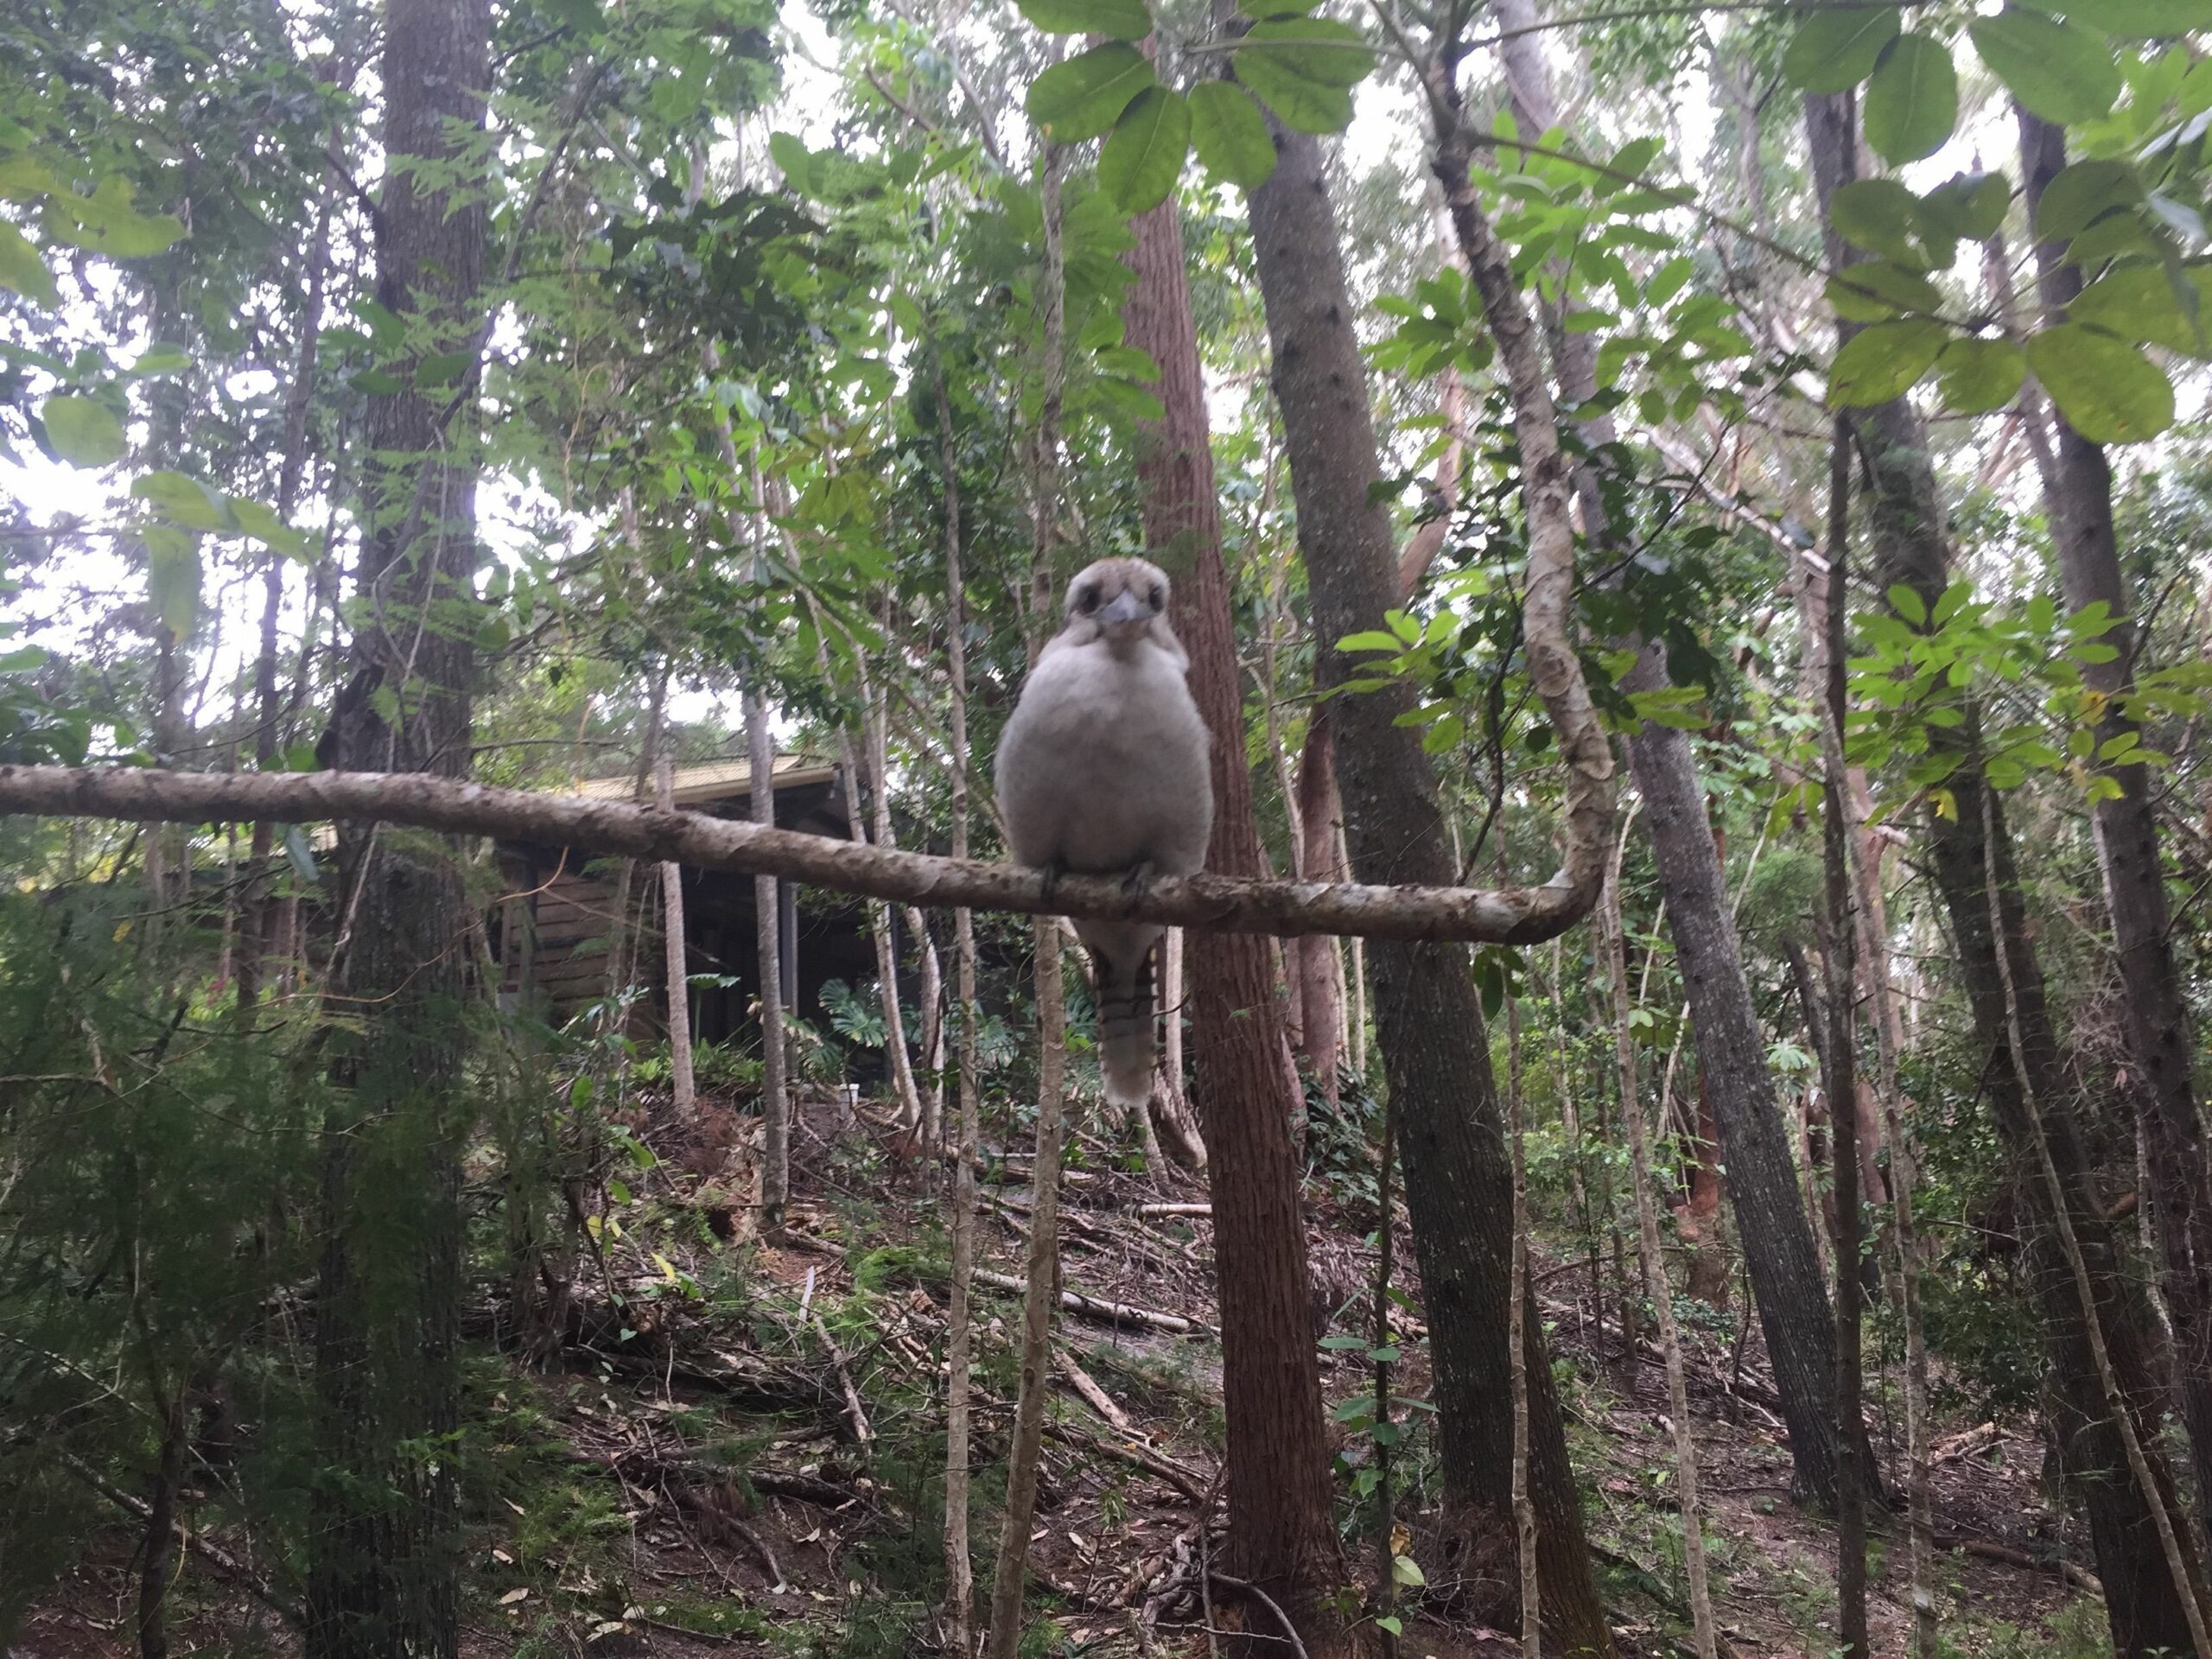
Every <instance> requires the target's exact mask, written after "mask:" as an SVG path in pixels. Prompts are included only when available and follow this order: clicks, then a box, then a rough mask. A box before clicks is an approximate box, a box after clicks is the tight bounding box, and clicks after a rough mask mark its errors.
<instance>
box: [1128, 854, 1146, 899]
mask: <svg viewBox="0 0 2212 1659" xmlns="http://www.w3.org/2000/svg"><path fill="white" fill-rule="evenodd" d="M1153 874H1154V871H1153V867H1152V861H1151V860H1150V859H1148V858H1147V859H1146V860H1145V861H1143V862H1142V863H1141V864H1139V865H1137V866H1136V867H1135V868H1134V869H1132V870H1130V872H1129V873H1128V874H1127V875H1125V876H1123V877H1122V892H1123V893H1125V894H1127V895H1128V897H1129V898H1131V899H1142V898H1143V897H1144V896H1145V894H1146V893H1149V892H1151V891H1152V878H1153Z"/></svg>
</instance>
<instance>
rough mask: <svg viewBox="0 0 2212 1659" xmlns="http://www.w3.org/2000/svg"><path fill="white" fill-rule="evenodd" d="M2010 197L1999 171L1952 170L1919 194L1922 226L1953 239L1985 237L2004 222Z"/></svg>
mask: <svg viewBox="0 0 2212 1659" xmlns="http://www.w3.org/2000/svg"><path fill="white" fill-rule="evenodd" d="M2011 202H2012V186H2011V185H2010V184H2008V183H2007V182H2006V181H2005V175H2003V174H2002V173H1955V174H1953V175H1951V176H1950V177H1949V178H1948V179H1946V180H1944V181H1943V182H1942V183H1941V184H1939V185H1937V186H1936V188H1934V189H1933V190H1930V191H1929V193H1928V194H1926V195H1924V196H1923V197H1921V199H1920V223H1921V227H1922V229H1923V231H1925V232H1927V233H1928V234H1929V235H1930V236H1941V237H1943V238H1947V239H1948V240H1950V241H1953V242H1983V241H1986V240H1987V239H1988V238H1991V237H1993V236H1994V235H1996V234H1997V231H1998V227H1999V226H2001V225H2003V224H2004V223H2005V207H2007V206H2008V205H2010V203H2011Z"/></svg>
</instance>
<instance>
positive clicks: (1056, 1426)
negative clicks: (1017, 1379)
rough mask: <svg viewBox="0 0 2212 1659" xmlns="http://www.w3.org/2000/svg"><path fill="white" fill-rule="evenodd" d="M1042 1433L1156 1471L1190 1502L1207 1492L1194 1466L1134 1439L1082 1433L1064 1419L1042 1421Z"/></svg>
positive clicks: (1079, 1448)
mask: <svg viewBox="0 0 2212 1659" xmlns="http://www.w3.org/2000/svg"><path fill="white" fill-rule="evenodd" d="M1045 1436H1046V1439H1047V1440H1058V1442H1059V1443H1060V1444H1061V1445H1062V1446H1072V1447H1074V1448H1075V1449H1076V1450H1077V1451H1079V1452H1096V1454H1097V1455H1098V1456H1100V1457H1105V1458H1112V1459H1116V1461H1117V1462H1121V1463H1126V1464H1128V1465H1130V1466H1131V1467H1132V1468H1136V1469H1141V1470H1143V1471H1145V1473H1147V1474H1148V1475H1157V1476H1158V1477H1159V1478H1160V1479H1162V1480H1164V1481H1166V1483H1167V1484H1169V1485H1170V1486H1173V1488H1174V1489H1175V1490H1176V1491H1179V1492H1180V1493H1182V1494H1183V1496H1184V1497H1187V1498H1189V1499H1190V1500H1191V1501H1192V1503H1205V1502H1206V1501H1207V1498H1208V1497H1209V1496H1210V1494H1209V1493H1208V1491H1207V1490H1206V1485H1205V1478H1203V1477H1202V1476H1201V1475H1200V1474H1199V1473H1198V1471H1197V1470H1195V1469H1186V1468H1185V1467H1184V1466H1183V1465H1181V1464H1179V1463H1177V1462H1176V1461H1175V1460H1174V1459H1172V1458H1165V1457H1162V1456H1161V1455H1160V1453H1159V1452H1154V1450H1152V1449H1151V1448H1150V1447H1149V1446H1139V1445H1138V1444H1137V1443H1136V1442H1135V1441H1134V1440H1108V1439H1107V1438H1106V1437H1105V1436H1104V1435H1103V1434H1086V1433H1084V1432H1083V1431H1082V1430H1081V1429H1078V1428H1073V1427H1070V1426H1069V1425H1067V1424H1065V1423H1047V1424H1046V1425H1045Z"/></svg>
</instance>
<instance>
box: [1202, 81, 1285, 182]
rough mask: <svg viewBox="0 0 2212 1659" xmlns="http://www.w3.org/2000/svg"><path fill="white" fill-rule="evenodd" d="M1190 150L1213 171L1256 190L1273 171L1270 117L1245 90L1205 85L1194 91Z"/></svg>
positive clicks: (1223, 83)
mask: <svg viewBox="0 0 2212 1659" xmlns="http://www.w3.org/2000/svg"><path fill="white" fill-rule="evenodd" d="M1190 105H1191V146H1192V149H1196V150H1197V151H1198V159H1199V160H1200V161H1202V162H1205V164H1206V167H1207V168H1208V170H1209V171H1211V172H1213V173H1215V174H1217V175H1220V176H1221V177H1223V178H1224V179H1227V180H1228V181H1230V183H1231V184H1234V185H1236V186H1238V187H1240V188H1243V189H1246V190H1256V189H1258V188H1260V187H1261V186H1262V185H1263V184H1265V183H1266V182H1267V181H1268V179H1269V178H1270V177H1272V176H1273V175H1274V170H1275V146H1274V140H1273V139H1272V138H1270V137H1268V118H1267V117H1266V116H1265V115H1264V114H1262V112H1261V110H1260V106H1259V105H1257V104H1255V103H1254V102H1253V101H1252V95H1251V94H1250V93H1249V92H1246V91H1245V90H1244V89H1243V87H1242V86H1231V85H1230V83H1229V82H1227V81H1225V80H1202V81H1200V82H1199V83H1198V85H1197V86H1193V87H1192V88H1191V96H1190Z"/></svg>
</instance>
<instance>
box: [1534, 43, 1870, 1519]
mask: <svg viewBox="0 0 2212 1659" xmlns="http://www.w3.org/2000/svg"><path fill="white" fill-rule="evenodd" d="M1497 17H1498V22H1499V23H1500V25H1501V26H1502V27H1503V30H1504V35H1503V38H1502V39H1501V41H1500V42H1499V47H1498V51H1499V56H1500V59H1501V60H1502V61H1503V64H1504V66H1505V72H1506V85H1507V86H1508V88H1509V89H1510V95H1511V98H1512V101H1513V105H1514V110H1515V113H1516V117H1517V118H1518V119H1519V121H1520V124H1521V126H1522V130H1524V131H1527V132H1529V133H1543V132H1548V131H1551V130H1553V129H1554V128H1555V127H1557V126H1558V125H1559V124H1560V113H1559V106H1558V103H1557V100H1556V99H1554V97H1553V95H1552V86H1551V73H1550V70H1549V68H1548V66H1547V65H1546V64H1545V61H1544V56H1543V53H1542V50H1541V46H1540V41H1541V38H1542V35H1541V29H1540V26H1539V24H1538V22H1537V16H1536V6H1535V0H1499V4H1498V6H1497ZM1554 269H1555V271H1556V274H1557V277H1558V287H1557V289H1556V292H1557V295H1558V298H1557V299H1556V300H1555V301H1554V302H1553V303H1551V304H1549V305H1548V306H1547V308H1546V320H1547V321H1548V324H1549V325H1550V326H1549V327H1548V329H1547V334H1548V337H1549V340H1550V345H1551V353H1552V363H1553V369H1554V374H1555V376H1556V377H1557V379H1558V382H1559V390H1560V403H1561V404H1563V405H1564V406H1566V407H1567V408H1570V409H1589V410H1598V411H1599V412H1597V413H1593V414H1590V415H1587V416H1584V417H1583V418H1581V419H1580V422H1579V423H1578V424H1579V425H1580V428H1581V429H1582V435H1583V438H1584V441H1585V449H1584V453H1583V456H1582V458H1581V459H1580V460H1579V461H1578V462H1577V464H1576V467H1575V474H1576V478H1575V493H1576V498H1577V499H1578V502H1579V503H1580V507H1581V510H1582V524H1583V530H1584V532H1585V534H1586V535H1587V536H1588V537H1590V539H1591V540H1592V542H1594V543H1598V544H1599V545H1601V546H1604V545H1607V544H1609V543H1610V544H1613V545H1614V546H1615V547H1616V549H1617V550H1618V543H1619V542H1620V541H1621V540H1622V539H1623V538H1622V537H1620V536H1619V535H1618V528H1617V527H1616V526H1615V525H1614V524H1612V522H1611V515H1610V514H1609V513H1608V512H1607V510H1606V505H1605V492H1604V491H1603V489H1602V488H1601V487H1600V480H1599V468H1598V467H1597V466H1596V465H1595V464H1594V463H1593V461H1592V460H1591V459H1590V457H1591V456H1592V455H1594V454H1602V453H1605V451H1606V450H1607V449H1608V448H1610V447H1611V446H1612V445H1614V444H1615V443H1616V442H1618V437H1619V434H1618V431H1617V430H1616V429H1615V425H1614V422H1613V417H1612V416H1611V413H1610V412H1607V411H1606V410H1605V404H1603V403H1602V402H1599V401H1598V400H1597V393H1598V340H1599V336H1598V335H1597V334H1594V333H1592V332H1590V331H1588V330H1586V329H1584V328H1580V327H1573V326H1570V314H1571V313H1573V311H1574V310H1576V309H1577V307H1576V306H1575V305H1574V304H1573V300H1572V297H1571V296H1572V294H1573V284H1574V283H1575V280H1576V279H1575V277H1574V274H1573V271H1572V270H1570V269H1569V268H1568V267H1567V262H1566V261H1565V260H1564V259H1561V260H1559V261H1555V262H1554ZM1630 643H1631V644H1632V645H1636V646H1637V648H1638V649H1639V652H1640V654H1639V657H1638V658H1637V664H1636V666H1635V668H1634V669H1633V670H1631V671H1630V674H1629V677H1628V678H1627V680H1626V681H1625V682H1624V689H1625V690H1630V691H1631V692H1635V691H1651V690H1658V689H1659V688H1661V687H1662V686H1664V685H1666V684H1667V683H1668V680H1669V670H1668V662H1667V652H1666V648H1665V647H1664V646H1663V645H1661V644H1659V643H1658V642H1656V641H1651V642H1648V643H1647V642H1644V641H1641V640H1635V641H1631V642H1630ZM1628 754H1629V766H1630V771H1631V772H1632V774H1633V775H1634V777H1635V779H1636V787H1637V793H1638V794H1639V795H1641V796H1642V798H1643V804H1644V815H1643V817H1644V823H1645V824H1646V825H1647V826H1648V833H1649V836H1650V840H1651V852H1652V861H1653V863H1654V865H1655V866H1656V868H1657V871H1658V875H1659V891H1660V894H1661V896H1662V899H1663V900H1664V904H1665V909H1666V916H1667V928H1668V931H1669V933H1670V934H1671V935H1672V936H1673V938H1674V941H1675V958H1676V961H1677V963H1679V965H1680V967H1681V975H1682V985H1683V989H1684V991H1685V993H1686V995H1687V1000H1688V1002H1689V1008H1690V1024H1691V1028H1692V1030H1693V1031H1694V1033H1695V1036H1696V1040H1697V1058H1698V1084H1699V1090H1700V1103H1710V1104H1711V1107H1712V1109H1713V1116H1714V1118H1715V1119H1716V1120H1717V1126H1718V1128H1719V1133H1720V1144H1721V1147H1722V1148H1723V1155H1724V1156H1725V1158H1726V1164H1727V1170H1728V1178H1727V1191H1728V1197H1729V1199H1730V1201H1731V1204H1732V1207H1733V1209H1734V1211H1735V1216H1736V1228H1737V1231H1738V1234H1739V1235H1740V1236H1741V1237H1742V1239H1743V1242H1744V1262H1745V1267H1746V1268H1747V1269H1748V1270H1749V1274H1750V1277H1751V1294H1752V1298H1753V1300H1755V1301H1756V1303H1757V1304H1758V1315H1759V1329H1760V1332H1762V1334H1764V1337H1765V1338H1766V1345H1767V1356H1768V1359H1769V1361H1770V1363H1771V1364H1772V1365H1773V1367H1774V1384H1775V1392H1776V1394H1777V1395H1779V1396H1780V1399H1781V1402H1782V1416H1783V1422H1784V1423H1785V1424H1786V1425H1787V1426H1788V1427H1789V1452H1790V1459H1791V1463H1792V1465H1793V1467H1794V1469H1795V1471H1796V1484H1797V1487H1798V1490H1799V1491H1801V1492H1802V1493H1804V1494H1805V1495H1807V1496H1808V1497H1814V1498H1817V1499H1819V1500H1821V1501H1823V1502H1825V1501H1827V1500H1828V1499H1830V1498H1833V1497H1834V1495H1835V1478H1836V1467H1835V1465H1836V1446H1835V1423H1836V1421H1837V1418H1836V1414H1835V1376H1836V1371H1835V1331H1834V1324H1833V1322H1832V1321H1831V1320H1830V1319H1829V1317H1828V1311H1827V1295H1826V1293H1825V1292H1824V1291H1823V1289H1822V1287H1821V1257H1820V1251H1819V1249H1818V1248H1817V1247H1816V1246H1815V1243H1814V1242H1813V1230H1812V1224H1811V1222H1810V1220H1809V1219H1808V1217H1807V1214H1806V1210H1805V1204H1804V1195H1803V1193H1802V1191H1801V1190H1800V1189H1799V1186H1798V1184H1797V1168H1796V1164H1795V1162H1794V1161H1793V1160H1791V1158H1790V1155H1789V1128H1788V1126H1787V1125H1786V1124H1785V1123H1784V1122H1783V1116H1782V1106H1781V1103H1780V1101H1779V1100H1777V1098H1776V1096H1775V1092H1774V1079H1773V1076H1772V1074H1771V1073H1770V1071H1768V1069H1767V1062H1766V1034H1765V1033H1764V1031H1763V1030H1762V1029H1761V1027H1760V1025H1759V1017H1758V1007H1756V1005H1754V1003H1753V1002H1752V1001H1751V981H1750V979H1749V977H1748V976H1746V975H1745V971H1744V951H1743V945H1742V942H1741V941H1740V940H1739V939H1738V937H1737V934H1736V925H1735V922H1734V920H1733V919H1732V917H1731V915H1730V912H1729V905H1728V891H1727V881H1726V875H1725V873H1724V872H1723V870H1722V869H1721V865H1720V853H1719V848H1718V847H1717V846H1716V845H1715V843H1714V841H1713V828H1712V825H1711V823H1710V822H1709V821H1708V819H1707V814H1706V804H1705V800H1706V797H1705V790H1704V788H1703V786H1702V785H1700V781H1699V779H1698V771H1697V758H1696V756H1695V754H1694V753H1693V751H1692V750H1691V748H1690V740H1689V734H1688V733H1687V732H1684V731H1681V730H1680V729H1679V728H1675V727H1673V726H1669V725H1664V724H1662V723H1661V722H1660V721H1651V720H1647V721H1643V722H1642V723H1641V724H1639V725H1638V726H1637V728H1636V729H1635V731H1633V732H1632V733H1631V734H1630V737H1629V741H1628Z"/></svg>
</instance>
